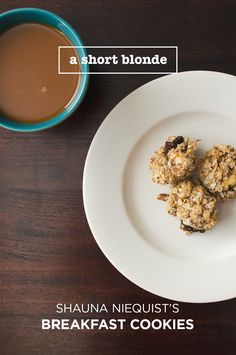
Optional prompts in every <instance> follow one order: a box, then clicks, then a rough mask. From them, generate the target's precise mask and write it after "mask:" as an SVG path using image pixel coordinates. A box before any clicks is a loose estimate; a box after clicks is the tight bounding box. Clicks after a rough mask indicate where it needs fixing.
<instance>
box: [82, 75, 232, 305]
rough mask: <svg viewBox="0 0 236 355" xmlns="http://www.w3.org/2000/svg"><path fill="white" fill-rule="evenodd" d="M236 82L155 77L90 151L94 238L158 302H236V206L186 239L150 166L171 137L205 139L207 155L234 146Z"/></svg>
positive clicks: (87, 179)
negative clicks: (157, 297)
mask: <svg viewBox="0 0 236 355" xmlns="http://www.w3.org/2000/svg"><path fill="white" fill-rule="evenodd" d="M235 126H236V78H235V77H234V76H231V75H227V74H223V73H216V72H204V71H193V72H183V73H179V74H173V75H169V76H165V77H162V78H160V79H156V80H154V81H151V82H149V83H148V84H146V85H144V86H142V87H140V88H139V89H137V90H135V91H134V92H132V93H131V94H130V95H128V96H127V97H126V98H125V99H124V100H122V101H121V102H120V103H119V104H118V105H117V106H116V107H115V108H114V109H113V110H112V111H111V113H110V114H109V115H108V116H107V118H106V119H105V121H104V122H103V124H102V125H101V127H100V128H99V130H98V132H97V134H96V136H95V137H94V140H93V142H92V144H91V147H90V149H89V152H88V156H87V160H86V164H85V170H84V180H83V196H84V205H85V211H86V215H87V219H88V222H89V225H90V228H91V230H92V233H93V235H94V237H95V239H96V241H97V243H98V245H99V246H100V248H101V249H102V251H103V253H104V254H105V255H106V257H107V258H108V259H109V260H110V262H111V263H112V264H113V265H114V266H115V267H116V268H117V269H118V270H119V271H120V272H121V273H122V274H123V275H124V276H126V277H127V278H128V279H129V280H131V281H132V282H134V283H135V284H136V285H138V286H140V287H142V288H144V289H145V290H147V291H150V292H152V293H154V294H157V295H160V296H163V297H166V298H169V299H173V300H177V301H185V302H214V301H219V300H225V299H229V298H233V297H235V295H236V277H235V271H236V234H235V230H236V218H235V217H236V201H230V202H227V203H225V204H221V205H220V213H219V223H218V224H217V225H216V226H215V227H214V228H213V229H212V230H211V231H208V232H206V233H205V234H203V235H202V234H198V233H196V234H195V235H192V236H191V237H187V236H186V235H185V234H184V233H183V232H182V231H180V230H179V229H178V225H179V221H178V220H177V219H176V218H174V217H172V216H170V215H168V214H167V213H166V212H165V203H164V202H162V201H157V200H156V198H155V197H156V195H157V193H158V192H160V191H166V187H165V188H163V187H161V186H158V185H155V184H153V183H152V182H151V178H150V171H149V166H148V163H149V159H150V157H151V156H152V154H153V153H154V151H155V150H156V149H157V147H159V146H160V145H162V144H163V142H164V141H165V139H166V137H168V136H170V135H187V136H189V137H191V138H193V139H196V138H201V139H202V142H201V148H202V149H208V148H210V147H211V146H212V145H214V144H218V143H227V144H232V145H234V146H235V145H236V138H235V132H236V130H235Z"/></svg>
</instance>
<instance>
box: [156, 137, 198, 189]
mask: <svg viewBox="0 0 236 355" xmlns="http://www.w3.org/2000/svg"><path fill="white" fill-rule="evenodd" d="M197 144H198V140H190V139H189V138H187V137H183V136H172V137H169V138H168V139H167V141H166V143H165V146H162V147H160V148H159V149H158V150H157V151H156V152H155V154H154V156H153V157H152V158H151V159H150V170H151V174H152V180H153V182H154V183H157V184H163V185H164V184H173V183H175V182H178V181H181V180H184V179H186V178H187V177H188V176H189V175H190V174H191V173H192V171H193V170H194V169H195V167H196V155H195V153H196V149H197Z"/></svg>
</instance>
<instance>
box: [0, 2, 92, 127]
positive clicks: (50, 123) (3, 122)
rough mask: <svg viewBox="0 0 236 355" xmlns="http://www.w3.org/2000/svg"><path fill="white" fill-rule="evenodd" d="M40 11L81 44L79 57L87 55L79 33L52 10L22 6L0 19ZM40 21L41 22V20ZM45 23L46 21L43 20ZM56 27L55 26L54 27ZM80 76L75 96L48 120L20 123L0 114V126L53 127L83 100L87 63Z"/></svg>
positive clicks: (86, 79) (5, 13)
mask: <svg viewBox="0 0 236 355" xmlns="http://www.w3.org/2000/svg"><path fill="white" fill-rule="evenodd" d="M33 12H34V13H35V14H36V13H40V14H42V15H47V16H51V17H52V18H54V19H56V20H58V22H60V23H61V24H62V25H64V26H65V27H66V28H67V29H68V32H69V33H70V34H71V36H73V37H74V39H75V40H76V41H77V43H76V44H75V43H73V42H72V40H71V39H70V37H69V36H68V35H67V34H65V32H64V31H63V29H60V31H61V32H62V33H63V34H64V35H65V36H66V37H67V38H68V39H69V40H70V42H72V44H73V45H74V46H81V48H79V50H80V53H79V51H78V50H77V53H78V55H79V57H81V54H82V55H83V56H87V51H86V49H85V48H84V44H83V41H82V40H81V38H80V36H79V34H78V33H77V31H76V30H75V29H74V28H73V27H72V26H71V25H70V24H69V23H68V22H67V21H66V20H64V19H63V18H62V17H60V16H59V15H57V14H55V13H54V12H51V11H47V10H44V9H40V8H36V7H23V8H18V9H12V10H9V11H5V12H3V13H2V14H0V21H2V20H3V19H4V17H5V16H15V15H16V14H22V13H33ZM30 22H31V23H40V22H37V21H36V22H34V21H29V23H30ZM41 23H42V22H41ZM45 23H47V21H46V22H45ZM48 25H49V26H51V27H54V26H53V25H51V24H50V23H48ZM54 28H56V27H54ZM81 72H82V74H81V78H80V82H79V85H78V89H76V91H75V96H74V98H73V99H72V101H71V102H70V103H69V105H68V106H67V107H66V108H65V109H64V110H63V111H62V112H60V113H58V114H56V115H55V116H54V117H52V118H49V119H48V120H45V121H41V122H38V123H21V122H18V121H14V120H11V119H8V118H7V117H4V115H2V116H0V127H4V128H6V129H9V130H12V131H17V132H36V131H42V130H46V129H49V128H51V127H54V126H56V125H58V124H60V123H62V122H64V121H65V120H66V119H68V118H69V117H70V116H71V115H72V114H73V113H74V111H75V110H76V109H77V108H78V107H79V105H80V104H81V102H82V101H83V99H84V97H85V94H86V91H87V88H88V82H89V74H88V72H89V65H88V64H83V65H82V67H81Z"/></svg>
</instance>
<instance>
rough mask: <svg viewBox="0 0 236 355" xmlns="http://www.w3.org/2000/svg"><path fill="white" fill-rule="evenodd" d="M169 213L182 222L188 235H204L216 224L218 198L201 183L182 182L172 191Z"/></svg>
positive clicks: (168, 204)
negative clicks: (195, 233)
mask: <svg viewBox="0 0 236 355" xmlns="http://www.w3.org/2000/svg"><path fill="white" fill-rule="evenodd" d="M167 212H168V213H169V214H171V215H173V216H176V217H177V218H178V219H180V220H181V225H180V228H181V229H182V230H183V231H184V232H185V233H186V234H188V235H190V234H192V233H193V232H201V233H203V232H205V230H206V229H210V228H212V227H213V226H214V225H215V224H216V198H215V197H214V196H212V195H210V194H209V193H208V192H207V191H206V189H205V188H204V187H203V186H201V185H200V184H199V183H194V182H192V181H190V180H186V181H182V182H179V183H178V184H176V185H175V186H173V187H172V189H171V192H170V195H169V197H168V200H167Z"/></svg>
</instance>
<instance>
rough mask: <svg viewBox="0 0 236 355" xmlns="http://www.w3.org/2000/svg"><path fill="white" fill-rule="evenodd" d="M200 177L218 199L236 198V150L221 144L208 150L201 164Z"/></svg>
mask: <svg viewBox="0 0 236 355" xmlns="http://www.w3.org/2000/svg"><path fill="white" fill-rule="evenodd" d="M199 177H200V180H201V182H202V184H203V185H204V186H205V187H206V188H207V189H208V191H210V192H211V193H213V194H214V195H215V196H216V197H217V198H218V199H220V200H223V201H224V200H228V199H231V198H234V197H236V149H235V148H234V147H232V146H230V145H225V144H219V145H216V146H214V147H213V148H211V149H210V150H208V151H207V152H206V154H205V155H204V157H203V159H202V160H201V162H200V165H199Z"/></svg>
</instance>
